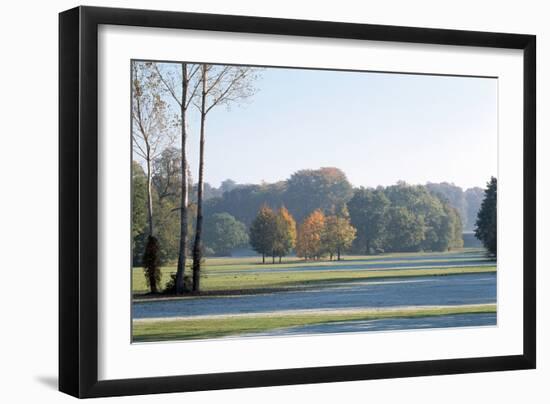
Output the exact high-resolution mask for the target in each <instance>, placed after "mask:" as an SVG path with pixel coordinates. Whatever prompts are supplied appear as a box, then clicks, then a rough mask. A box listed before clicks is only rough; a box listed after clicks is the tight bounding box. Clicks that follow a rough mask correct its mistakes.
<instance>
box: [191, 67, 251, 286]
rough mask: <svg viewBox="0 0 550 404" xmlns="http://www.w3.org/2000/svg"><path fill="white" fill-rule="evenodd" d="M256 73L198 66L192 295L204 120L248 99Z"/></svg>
mask: <svg viewBox="0 0 550 404" xmlns="http://www.w3.org/2000/svg"><path fill="white" fill-rule="evenodd" d="M255 77H256V69H253V68H251V67H246V66H228V65H211V64H201V65H200V90H199V91H200V94H199V97H198V99H197V101H196V102H194V105H195V106H196V107H197V109H198V111H199V113H200V139H199V178H198V186H197V220H196V225H195V240H194V243H193V291H194V292H199V291H200V270H201V259H202V227H203V220H204V218H203V192H204V164H205V163H204V147H205V136H206V118H207V116H208V114H209V113H210V112H211V111H212V109H213V108H215V107H217V106H222V105H225V106H227V107H228V106H229V105H231V104H233V103H236V102H239V101H242V100H245V99H246V98H249V97H251V96H252V95H253V94H254V92H255V88H254V86H253V82H254V79H255Z"/></svg>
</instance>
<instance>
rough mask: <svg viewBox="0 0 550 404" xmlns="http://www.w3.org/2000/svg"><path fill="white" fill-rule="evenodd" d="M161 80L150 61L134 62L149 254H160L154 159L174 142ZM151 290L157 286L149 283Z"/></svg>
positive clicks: (135, 143)
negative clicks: (162, 93)
mask: <svg viewBox="0 0 550 404" xmlns="http://www.w3.org/2000/svg"><path fill="white" fill-rule="evenodd" d="M160 85H161V83H160V81H159V79H158V77H156V75H155V74H154V73H153V65H152V63H150V62H133V63H132V108H131V110H132V114H131V115H132V151H133V153H135V155H136V156H137V157H139V158H141V160H142V161H143V163H144V165H145V175H146V194H147V223H148V231H147V235H148V237H147V245H146V247H145V253H149V254H154V253H157V252H158V250H159V248H158V240H157V239H156V237H155V232H154V224H153V190H152V176H153V161H154V160H155V158H157V157H158V156H159V155H160V153H161V152H162V150H163V149H164V148H165V147H167V146H169V145H171V144H172V143H173V136H172V132H171V131H170V129H169V127H168V125H167V122H166V116H167V111H168V106H167V104H166V102H164V100H163V99H162V97H161V92H160ZM145 259H147V260H148V261H149V262H158V257H153V256H150V255H148V256H145V255H144V260H145ZM146 277H147V280H148V282H150V281H155V279H156V277H155V276H146ZM149 286H150V288H151V292H153V291H156V290H157V289H158V288H157V285H156V284H155V283H152V284H150V285H149Z"/></svg>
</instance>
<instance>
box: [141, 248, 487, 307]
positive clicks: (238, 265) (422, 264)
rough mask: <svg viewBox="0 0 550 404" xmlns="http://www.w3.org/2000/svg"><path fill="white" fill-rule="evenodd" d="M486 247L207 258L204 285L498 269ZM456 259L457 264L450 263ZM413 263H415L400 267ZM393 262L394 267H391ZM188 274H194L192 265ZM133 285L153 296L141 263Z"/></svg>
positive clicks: (259, 285)
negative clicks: (275, 259)
mask: <svg viewBox="0 0 550 404" xmlns="http://www.w3.org/2000/svg"><path fill="white" fill-rule="evenodd" d="M481 253H482V251H481V250H475V249H466V250H462V251H460V252H459V253H457V252H456V251H455V252H451V253H412V254H411V253H399V254H382V255H375V256H345V257H344V259H343V260H342V261H328V260H326V261H304V260H299V259H296V258H295V257H285V258H284V259H283V262H282V263H281V264H279V263H276V264H261V262H260V259H259V258H258V257H239V258H207V259H206V260H205V263H204V267H203V271H202V277H201V279H202V282H201V288H202V291H203V292H204V293H205V294H215V293H220V294H223V293H231V292H234V293H239V292H243V293H246V292H248V293H250V292H252V291H254V290H256V289H260V290H264V289H272V290H277V289H281V288H293V287H307V286H313V285H319V284H322V283H323V282H334V281H348V280H349V281H351V280H361V279H374V278H391V277H412V276H414V277H418V276H434V275H442V276H443V275H455V274H468V273H483V272H495V271H496V263H494V262H491V261H487V262H482V263H483V265H476V263H477V262H479V261H480V260H483V258H480V257H481V255H480V254H481ZM451 257H452V258H451ZM379 262H381V263H383V265H384V267H383V268H382V269H381V268H377V263H379ZM454 262H456V263H457V265H453V266H452V267H445V265H448V264H449V263H451V264H453V263H454ZM409 264H410V265H414V268H400V266H401V267H403V266H405V267H406V266H407V265H409ZM393 265H395V268H392V266H393ZM438 265H441V266H440V267H438ZM175 271H176V267H175V266H166V267H163V268H162V269H161V272H162V276H161V282H160V283H161V287H162V288H164V286H165V285H166V283H167V282H168V281H169V279H170V274H172V273H175ZM187 274H190V269H189V268H188V269H187ZM132 290H133V293H134V296H135V297H136V298H152V296H147V292H148V289H147V283H146V281H145V277H144V275H143V269H142V268H134V269H133V271H132Z"/></svg>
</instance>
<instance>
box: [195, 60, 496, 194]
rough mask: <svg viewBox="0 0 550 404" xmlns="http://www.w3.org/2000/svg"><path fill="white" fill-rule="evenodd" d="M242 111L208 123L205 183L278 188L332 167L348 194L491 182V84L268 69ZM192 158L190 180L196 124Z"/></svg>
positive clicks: (219, 112) (221, 111) (213, 116)
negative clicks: (360, 189)
mask: <svg viewBox="0 0 550 404" xmlns="http://www.w3.org/2000/svg"><path fill="white" fill-rule="evenodd" d="M256 86H257V87H258V89H259V91H258V92H257V93H256V94H255V95H254V96H253V97H252V98H251V99H250V100H249V101H247V102H246V103H244V104H243V105H240V106H232V107H231V109H230V110H229V111H227V110H226V108H225V107H218V108H216V109H213V110H212V111H211V112H210V114H209V116H208V120H207V132H206V133H207V138H206V160H207V164H206V172H205V179H206V181H207V182H209V183H210V184H212V185H214V186H218V185H219V183H220V182H221V181H223V180H224V179H226V178H231V179H233V180H235V181H237V182H239V183H258V182H260V181H267V182H275V181H280V180H284V179H286V178H288V177H289V176H290V175H291V174H292V173H293V172H295V171H297V170H299V169H304V168H311V169H314V168H319V167H327V166H334V167H338V168H340V169H342V170H343V171H344V172H345V173H346V175H347V176H348V179H349V180H350V181H351V183H352V184H353V185H354V186H377V185H390V184H394V183H395V182H397V181H398V180H404V181H406V182H408V183H413V184H416V183H426V182H428V181H429V182H441V181H447V182H453V183H455V184H456V185H459V186H462V187H463V188H468V187H472V186H481V187H484V186H485V183H486V182H487V181H488V179H489V177H490V176H491V175H494V176H496V174H497V80H496V79H491V78H470V77H467V78H466V77H448V76H424V75H405V74H388V73H368V72H342V71H319V70H298V69H281V68H267V69H264V70H263V71H262V73H261V78H260V79H259V80H258V81H257V83H256ZM192 114H193V117H192V119H191V124H190V130H191V138H190V140H189V157H190V161H191V169H192V173H193V177H194V179H195V180H196V176H197V174H196V173H197V160H198V120H197V119H196V113H195V111H193V112H192Z"/></svg>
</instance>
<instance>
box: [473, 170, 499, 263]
mask: <svg viewBox="0 0 550 404" xmlns="http://www.w3.org/2000/svg"><path fill="white" fill-rule="evenodd" d="M475 235H476V237H477V238H478V239H479V240H481V242H482V243H483V245H484V246H485V248H486V249H487V250H488V251H489V253H490V254H491V255H495V256H496V254H497V179H496V178H495V177H491V180H490V181H489V182H488V183H487V188H486V189H485V197H484V199H483V202H481V209H480V210H479V213H478V214H477V222H476V229H475Z"/></svg>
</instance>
